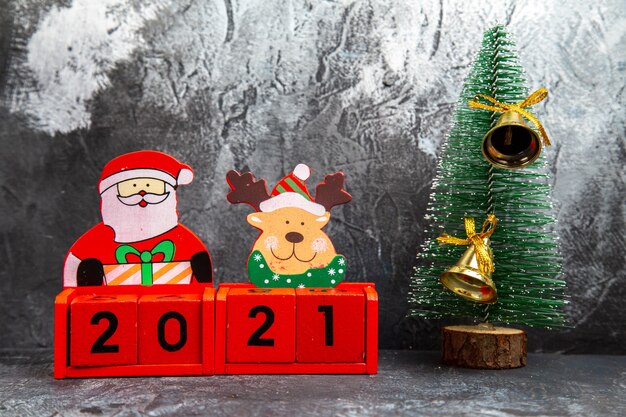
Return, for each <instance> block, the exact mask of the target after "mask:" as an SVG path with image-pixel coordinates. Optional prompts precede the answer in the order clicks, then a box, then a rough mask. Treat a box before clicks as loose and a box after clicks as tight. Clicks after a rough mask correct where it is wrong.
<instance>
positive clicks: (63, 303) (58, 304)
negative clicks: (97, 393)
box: [54, 288, 76, 379]
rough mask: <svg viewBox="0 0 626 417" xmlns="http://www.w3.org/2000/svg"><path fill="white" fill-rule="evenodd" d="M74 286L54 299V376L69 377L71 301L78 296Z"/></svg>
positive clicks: (59, 377) (58, 377)
mask: <svg viewBox="0 0 626 417" xmlns="http://www.w3.org/2000/svg"><path fill="white" fill-rule="evenodd" d="M75 293H76V290H75V289H74V288H67V289H65V290H63V291H61V292H60V293H59V294H58V295H57V296H56V298H55V299H54V377H55V378H57V379H61V378H65V377H67V372H66V370H67V366H68V365H69V357H68V353H69V350H68V346H69V328H68V323H69V320H70V303H71V302H72V299H73V298H74V297H75V296H76V294H75Z"/></svg>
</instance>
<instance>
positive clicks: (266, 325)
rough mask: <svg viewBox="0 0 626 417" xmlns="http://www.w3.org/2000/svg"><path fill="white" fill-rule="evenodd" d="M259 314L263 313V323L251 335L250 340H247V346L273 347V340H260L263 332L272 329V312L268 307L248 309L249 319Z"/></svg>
mask: <svg viewBox="0 0 626 417" xmlns="http://www.w3.org/2000/svg"><path fill="white" fill-rule="evenodd" d="M259 313H263V314H264V315H265V321H264V322H263V324H261V325H260V326H259V328H258V329H256V331H255V332H254V333H252V335H251V336H250V339H248V346H274V339H271V338H267V339H263V338H262V336H263V335H264V334H265V332H267V331H268V330H269V329H270V327H272V324H274V310H272V309H271V308H269V307H268V306H255V307H252V308H251V309H250V313H248V317H249V318H251V319H253V318H256V316H257V315H258V314H259Z"/></svg>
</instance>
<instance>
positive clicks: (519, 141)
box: [482, 111, 542, 169]
mask: <svg viewBox="0 0 626 417" xmlns="http://www.w3.org/2000/svg"><path fill="white" fill-rule="evenodd" d="M541 147H542V144H541V140H540V138H539V136H538V135H537V133H535V131H534V130H532V129H531V128H530V127H528V125H527V124H526V122H525V121H524V117H523V116H522V115H521V114H519V113H517V112H515V111H507V112H505V113H504V114H503V115H502V116H500V118H499V119H498V121H497V122H496V125H495V126H494V127H493V128H491V130H489V132H487V134H486V135H485V137H484V138H483V143H482V151H483V155H485V158H486V159H487V161H488V162H489V163H490V164H492V165H495V166H497V167H499V168H507V169H515V168H523V167H525V166H527V165H530V164H532V163H533V162H534V161H535V160H536V159H537V158H538V157H539V154H540V153H541Z"/></svg>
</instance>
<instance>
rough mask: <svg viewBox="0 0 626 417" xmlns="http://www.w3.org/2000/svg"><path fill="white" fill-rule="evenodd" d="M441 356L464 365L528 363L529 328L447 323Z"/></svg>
mask: <svg viewBox="0 0 626 417" xmlns="http://www.w3.org/2000/svg"><path fill="white" fill-rule="evenodd" d="M441 351H442V360H443V363H444V364H446V365H453V366H460V367H463V368H481V369H509V368H519V367H522V366H525V365H526V332H524V331H523V330H518V329H511V328H507V327H494V326H492V325H486V324H480V325H477V326H446V327H444V328H443V329H442V347H441Z"/></svg>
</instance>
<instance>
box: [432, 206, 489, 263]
mask: <svg viewBox="0 0 626 417" xmlns="http://www.w3.org/2000/svg"><path fill="white" fill-rule="evenodd" d="M464 221H465V233H466V234H467V239H460V238H458V237H454V236H450V235H449V234H447V233H444V234H442V235H441V236H439V237H438V238H437V241H438V242H439V243H441V244H452V245H470V244H471V245H474V248H475V249H476V260H477V261H478V270H479V271H480V273H481V274H487V273H488V272H493V271H494V267H493V259H491V254H490V253H489V248H488V247H487V245H485V242H483V239H485V238H486V237H489V236H491V234H492V233H493V231H494V230H495V228H496V224H497V223H498V219H496V216H495V215H494V214H489V215H488V216H487V219H486V220H485V221H484V223H483V228H482V230H481V231H480V233H476V221H475V220H474V218H473V217H469V216H467V217H465V219H464Z"/></svg>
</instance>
